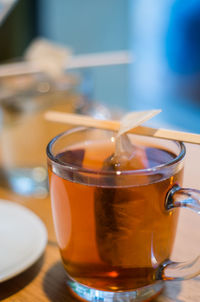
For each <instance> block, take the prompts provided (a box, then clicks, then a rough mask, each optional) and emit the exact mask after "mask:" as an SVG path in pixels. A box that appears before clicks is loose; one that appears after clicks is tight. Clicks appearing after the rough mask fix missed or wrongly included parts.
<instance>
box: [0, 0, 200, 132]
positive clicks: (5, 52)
mask: <svg viewBox="0 0 200 302" xmlns="http://www.w3.org/2000/svg"><path fill="white" fill-rule="evenodd" d="M2 2H6V0H4V1H2ZM8 2H10V0H9V1H8ZM36 37H45V38H47V39H49V40H50V41H53V42H56V43H60V44H62V45H65V46H66V47H69V48H70V49H71V50H72V52H73V54H74V55H76V54H90V53H102V52H110V51H120V50H126V51H130V52H132V53H133V58H134V60H133V63H132V64H121V65H116V66H104V67H93V68H85V69H82V70H81V71H80V73H81V77H82V78H84V85H82V86H84V87H82V88H81V89H84V93H87V94H88V97H90V98H91V99H92V100H95V101H98V102H100V103H101V104H105V105H106V106H108V107H109V108H112V109H113V106H114V107H115V108H116V110H119V111H120V110H121V111H122V112H124V111H128V110H135V109H136V110H140V109H141V110H143V109H149V108H161V109H163V113H162V114H161V115H160V116H159V117H157V118H156V120H154V123H156V121H157V122H158V123H159V124H160V123H162V124H163V126H165V125H166V126H169V127H173V128H177V129H185V130H188V131H193V132H199V131H200V123H199V121H200V119H199V117H200V100H199V99H200V84H199V78H200V3H199V1H198V0H192V1H191V0H170V1H158V0H135V1H132V0H126V1H124V0H117V1H116V0H109V1H106V0H101V1H98V0H85V1H80V0H73V1H72V0H59V1H56V0H28V1H27V0H18V1H15V5H14V6H13V8H12V10H11V11H10V12H9V14H8V15H7V17H6V18H5V20H4V22H3V23H2V24H1V28H0V39H1V44H0V60H1V62H5V61H6V60H7V61H8V60H12V59H13V58H14V59H16V58H21V57H22V56H23V54H24V51H25V49H26V48H27V47H28V46H29V44H30V42H31V41H32V40H33V39H34V38H36ZM86 90H87V91H86ZM152 122H153V121H152ZM161 126H162V125H161Z"/></svg>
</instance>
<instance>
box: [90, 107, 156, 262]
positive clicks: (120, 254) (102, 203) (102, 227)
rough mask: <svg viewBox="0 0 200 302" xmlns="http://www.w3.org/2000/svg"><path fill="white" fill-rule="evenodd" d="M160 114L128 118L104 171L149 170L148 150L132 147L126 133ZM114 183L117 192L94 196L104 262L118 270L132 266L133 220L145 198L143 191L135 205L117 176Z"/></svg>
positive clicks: (103, 190)
mask: <svg viewBox="0 0 200 302" xmlns="http://www.w3.org/2000/svg"><path fill="white" fill-rule="evenodd" d="M159 112H160V111H159V110H151V111H144V112H133V113H130V114H128V115H126V116H124V118H123V119H122V120H121V127H120V130H119V132H118V133H117V136H116V141H115V152H114V154H112V155H111V156H110V157H108V158H107V159H106V160H105V161H104V164H103V167H102V170H104V171H122V170H136V169H144V168H146V167H147V158H146V154H145V150H144V149H143V148H142V147H140V146H137V145H134V144H132V142H131V141H130V140H129V137H128V135H127V134H126V132H128V131H129V130H131V129H133V128H135V127H137V126H139V125H140V124H142V123H143V122H144V121H147V120H148V119H150V118H152V117H153V116H154V115H156V114H158V113H159ZM112 181H113V183H112V184H111V183H109V186H110V185H113V188H112V187H98V188H96V190H95V193H94V199H95V218H96V240H97V247H98V251H99V256H100V258H101V259H102V261H104V262H106V263H107V264H110V265H114V266H122V265H123V266H128V265H130V263H129V262H130V259H132V258H133V256H132V254H133V249H134V248H135V247H130V242H131V240H130V236H132V224H133V220H134V217H132V219H129V217H130V215H131V214H130V213H132V212H133V211H134V210H133V209H134V207H135V205H134V201H135V200H136V201H139V200H142V199H143V196H140V194H141V193H139V191H138V192H137V193H136V192H135V193H134V201H133V195H132V194H131V193H132V192H131V189H128V188H122V187H120V184H119V183H118V177H117V175H116V176H114V177H113V179H112ZM117 186H118V187H117ZM136 219H137V217H136Z"/></svg>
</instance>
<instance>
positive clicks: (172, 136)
mask: <svg viewBox="0 0 200 302" xmlns="http://www.w3.org/2000/svg"><path fill="white" fill-rule="evenodd" d="M45 119H47V120H49V121H52V122H59V123H66V124H71V125H77V126H86V127H93V128H99V129H104V130H113V131H118V130H119V129H120V121H116V120H99V119H95V118H93V117H91V116H87V115H81V114H74V113H63V112H57V111H47V112H46V113H45ZM128 133H133V134H138V135H144V136H152V137H156V138H162V139H169V140H176V141H183V142H186V143H192V144H200V134H195V133H189V132H182V131H174V130H168V129H162V128H158V129H155V128H150V127H145V126H137V127H135V128H134V129H131V130H130V131H128Z"/></svg>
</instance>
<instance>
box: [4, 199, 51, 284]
mask: <svg viewBox="0 0 200 302" xmlns="http://www.w3.org/2000/svg"><path fill="white" fill-rule="evenodd" d="M46 243H47V231H46V228H45V226H44V224H43V222H42V221H41V220H40V219H39V218H38V217H37V216H36V215H35V214H34V213H33V212H31V211H30V210H28V209H27V208H25V207H23V206H21V205H18V204H16V203H14V202H10V201H7V200H1V199H0V283H1V282H3V281H6V280H8V279H10V278H12V277H14V276H16V275H18V274H19V273H21V272H23V271H24V270H26V269H27V268H29V267H30V266H31V265H32V264H33V263H34V262H35V261H36V260H38V259H39V257H40V256H41V255H42V253H43V251H44V249H45V246H46Z"/></svg>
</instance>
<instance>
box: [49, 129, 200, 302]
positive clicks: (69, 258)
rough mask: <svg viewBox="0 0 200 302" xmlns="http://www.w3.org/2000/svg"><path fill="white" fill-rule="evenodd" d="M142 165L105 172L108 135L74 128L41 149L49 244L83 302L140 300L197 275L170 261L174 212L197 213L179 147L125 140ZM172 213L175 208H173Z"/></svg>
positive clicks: (110, 147)
mask: <svg viewBox="0 0 200 302" xmlns="http://www.w3.org/2000/svg"><path fill="white" fill-rule="evenodd" d="M129 140H130V141H132V143H133V144H136V145H137V146H140V149H141V150H143V153H141V155H140V156H141V157H145V160H146V167H145V168H141V167H140V168H139V169H136V170H130V169H126V170H121V171H120V169H118V168H117V169H110V167H109V168H108V165H107V160H108V159H109V158H111V156H112V155H113V153H114V151H115V133H114V132H111V131H105V130H97V129H91V128H74V129H71V130H69V131H67V132H65V133H63V134H61V135H59V136H57V137H55V138H54V139H53V140H52V141H51V142H50V143H49V144H48V146H47V156H48V168H49V184H50V196H51V203H52V214H53V220H54V226H55V231H56V236H57V241H58V245H59V249H60V253H61V257H62V261H63V265H64V267H65V270H66V273H67V283H68V286H69V288H70V289H71V290H72V292H73V293H74V294H75V295H76V296H78V297H80V298H82V299H85V300H86V301H120V302H121V301H132V302H133V301H146V300H149V299H152V298H153V297H155V296H156V295H158V294H159V293H160V292H161V291H162V289H163V286H164V281H165V280H184V279H188V278H192V277H194V276H196V275H197V274H198V273H199V272H200V260H199V257H198V258H197V259H195V260H194V259H193V260H192V261H191V262H190V263H182V262H179V263H178V262H173V261H171V260H170V255H171V252H172V248H173V244H174V239H175V236H176V227H177V222H178V216H179V209H178V208H180V207H188V208H190V209H193V210H194V211H196V212H197V213H198V212H199V211H200V204H199V199H200V192H199V191H197V190H192V189H183V188H181V183H182V176H183V168H184V167H183V166H184V156H185V152H186V150H185V146H184V144H183V143H180V142H174V141H168V140H161V139H155V138H146V137H140V136H137V135H133V134H131V135H129ZM175 208H177V209H175Z"/></svg>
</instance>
